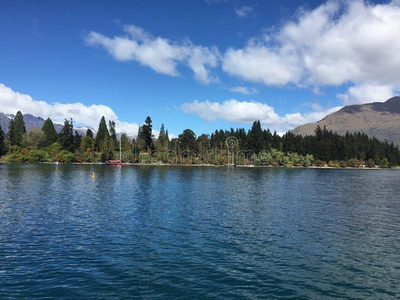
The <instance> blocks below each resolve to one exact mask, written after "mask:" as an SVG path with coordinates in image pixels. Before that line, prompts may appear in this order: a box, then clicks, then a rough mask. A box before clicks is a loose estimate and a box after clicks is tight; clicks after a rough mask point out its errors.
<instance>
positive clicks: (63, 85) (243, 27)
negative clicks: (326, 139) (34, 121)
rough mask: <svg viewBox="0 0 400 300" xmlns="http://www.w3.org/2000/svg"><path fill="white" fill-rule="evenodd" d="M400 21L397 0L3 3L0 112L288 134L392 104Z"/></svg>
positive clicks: (130, 127)
mask: <svg viewBox="0 0 400 300" xmlns="http://www.w3.org/2000/svg"><path fill="white" fill-rule="evenodd" d="M398 20H400V7H399V2H398V1H394V2H390V1H384V2H368V3H366V2H363V1H330V2H323V1H289V0H285V1H233V0H232V1H229V0H226V1H223V0H220V1H216V0H214V1H213V0H209V1H204V0H188V1H151V0H150V1H57V2H56V1H15V0H13V1H4V0H3V1H2V3H1V9H0V41H1V44H0V84H1V86H0V111H3V112H6V113H15V111H14V110H16V109H20V110H22V112H24V113H32V114H35V115H40V116H42V117H47V116H50V117H52V118H53V119H55V120H56V121H61V120H62V119H63V118H64V117H73V119H74V120H75V122H76V123H78V124H87V125H90V126H92V127H95V129H97V125H96V123H98V121H97V119H100V117H101V114H105V115H106V117H107V118H109V119H117V120H118V123H117V126H119V127H120V129H121V130H123V131H127V132H130V133H132V134H134V131H135V130H136V128H137V125H138V124H140V123H142V122H143V121H144V119H145V118H146V116H147V115H150V116H151V117H152V119H153V123H154V129H159V127H160V126H161V123H164V124H165V125H166V127H167V128H168V129H169V131H170V132H171V133H173V134H175V135H178V134H180V133H181V132H182V131H183V130H184V129H185V128H191V129H193V130H194V131H195V132H196V133H198V134H199V133H202V132H205V133H211V132H212V131H213V130H215V129H216V128H226V129H229V128H230V127H234V128H236V127H245V128H249V126H250V125H251V123H252V121H253V120H255V119H260V120H261V121H262V124H263V126H264V127H270V128H271V129H273V130H274V129H276V130H277V131H278V132H284V131H286V130H289V129H291V128H294V127H296V126H298V125H300V124H303V123H305V122H312V121H317V120H318V119H320V118H322V117H323V116H325V115H326V114H327V113H329V112H332V111H334V110H337V109H338V108H340V107H341V106H342V105H347V104H358V103H366V102H372V101H385V100H387V98H389V97H390V96H392V95H395V94H396V93H398V91H399V82H400V78H399V76H400V75H399V74H400V72H399V70H400V62H399V60H398V58H397V57H398V53H399V52H398V51H399V50H400V45H399V41H398V40H399V39H398V36H399V33H400V32H399V28H400V26H399V25H400V23H399V21H398ZM36 101H44V102H45V103H43V102H40V103H38V102H36ZM55 103H58V104H55ZM77 103H78V104H77ZM91 105H93V106H91ZM99 105H101V106H99Z"/></svg>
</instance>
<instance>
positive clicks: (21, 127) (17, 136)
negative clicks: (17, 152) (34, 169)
mask: <svg viewBox="0 0 400 300" xmlns="http://www.w3.org/2000/svg"><path fill="white" fill-rule="evenodd" d="M13 125H14V128H13V131H14V132H13V134H14V143H15V145H18V146H21V143H22V135H23V134H24V133H26V128H25V122H24V117H23V116H22V113H21V112H20V111H18V112H17V114H16V115H15V117H14V124H13Z"/></svg>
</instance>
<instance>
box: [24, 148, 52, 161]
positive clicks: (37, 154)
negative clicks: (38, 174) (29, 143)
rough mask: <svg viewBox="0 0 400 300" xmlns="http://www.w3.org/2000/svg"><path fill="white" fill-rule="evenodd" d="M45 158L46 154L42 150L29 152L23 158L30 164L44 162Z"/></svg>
mask: <svg viewBox="0 0 400 300" xmlns="http://www.w3.org/2000/svg"><path fill="white" fill-rule="evenodd" d="M47 157H48V154H47V152H45V151H43V150H31V151H29V153H28V154H27V155H26V156H25V160H26V161H27V162H30V163H38V162H43V161H46V160H47Z"/></svg>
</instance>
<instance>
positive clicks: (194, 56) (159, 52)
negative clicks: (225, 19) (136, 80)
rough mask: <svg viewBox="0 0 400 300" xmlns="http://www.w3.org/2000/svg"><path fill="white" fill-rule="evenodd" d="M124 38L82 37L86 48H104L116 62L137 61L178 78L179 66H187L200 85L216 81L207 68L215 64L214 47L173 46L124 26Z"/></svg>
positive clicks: (186, 43)
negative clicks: (98, 46)
mask: <svg viewBox="0 0 400 300" xmlns="http://www.w3.org/2000/svg"><path fill="white" fill-rule="evenodd" d="M124 31H125V35H123V36H114V37H112V38H109V37H106V36H104V35H102V34H100V33H97V32H91V33H89V34H88V35H87V36H86V37H85V41H86V43H87V44H88V45H100V46H103V47H104V48H105V49H106V50H107V52H108V53H109V54H110V55H111V56H113V57H114V58H115V59H116V60H118V61H137V62H139V63H141V64H142V65H144V66H147V67H150V68H151V69H153V70H154V71H156V72H157V73H161V74H165V75H170V76H179V72H178V70H177V65H178V64H185V65H187V66H188V67H189V68H190V69H192V71H193V72H194V75H195V78H196V80H198V81H199V82H201V83H203V84H208V83H211V82H215V81H218V79H217V78H214V77H213V76H211V75H210V68H215V67H216V66H217V65H218V60H219V59H218V57H219V53H218V50H217V48H215V47H210V48H209V47H202V46H197V45H194V44H193V43H191V42H190V41H186V42H184V43H174V42H172V41H170V40H168V39H165V38H162V37H153V36H151V34H149V33H148V32H147V31H145V30H144V29H143V28H140V27H137V26H134V25H129V26H124Z"/></svg>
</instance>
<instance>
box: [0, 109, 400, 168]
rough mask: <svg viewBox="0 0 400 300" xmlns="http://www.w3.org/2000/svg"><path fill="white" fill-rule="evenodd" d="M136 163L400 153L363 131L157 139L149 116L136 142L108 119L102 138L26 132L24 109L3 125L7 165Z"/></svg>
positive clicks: (338, 162)
mask: <svg viewBox="0 0 400 300" xmlns="http://www.w3.org/2000/svg"><path fill="white" fill-rule="evenodd" d="M120 144H121V150H122V153H123V161H124V162H132V163H149V162H163V163H174V164H175V163H185V164H202V163H208V164H209V163H211V164H254V165H268V166H288V167H290V166H306V167H307V166H310V165H318V166H325V165H328V166H331V167H347V166H349V167H359V166H362V165H366V166H369V167H375V165H379V166H381V167H393V166H398V165H400V151H399V148H398V147H397V146H395V145H394V144H393V143H388V142H386V141H385V142H381V141H378V140H377V139H376V138H370V137H368V136H367V135H366V134H363V133H346V134H345V135H339V134H337V133H334V132H332V131H330V130H327V129H326V128H320V127H319V126H318V127H317V128H316V130H315V135H309V136H300V135H294V134H293V133H292V132H290V131H289V132H287V133H286V134H284V135H283V136H280V135H278V134H277V133H276V132H273V133H272V132H271V131H270V130H269V129H263V128H262V127H261V123H260V121H255V122H254V123H253V125H252V127H251V129H250V130H245V129H244V128H237V129H233V128H231V129H230V130H216V131H215V132H213V133H212V134H211V135H208V134H201V135H200V136H196V134H195V133H194V132H193V131H192V130H190V129H185V130H184V131H183V132H182V134H180V135H179V136H178V137H177V138H172V139H170V138H169V134H168V130H167V129H165V126H164V124H162V125H161V128H160V131H159V135H158V137H157V138H154V136H153V126H152V120H151V118H150V117H147V118H146V120H145V122H144V123H143V125H141V126H140V127H139V130H138V134H137V136H136V137H135V138H133V139H132V138H130V137H128V136H127V135H126V134H125V133H122V134H121V135H119V136H117V133H116V124H115V122H114V121H111V120H110V121H109V122H108V125H107V122H106V119H105V118H104V116H103V117H102V118H101V120H100V123H99V127H98V130H97V134H96V135H94V133H93V131H92V130H91V129H88V130H87V131H86V134H85V135H80V134H79V133H78V131H76V130H74V125H73V120H72V119H70V120H65V121H64V124H63V126H62V129H61V131H60V133H57V132H56V130H55V127H54V124H53V121H52V120H51V119H50V118H48V119H47V120H45V122H44V124H43V126H42V128H41V129H39V128H31V129H30V130H29V132H27V130H26V127H25V123H24V119H23V115H22V113H21V112H20V111H19V112H17V114H16V115H15V117H14V118H13V119H12V120H10V123H9V128H8V132H7V135H5V134H4V131H3V130H2V128H1V127H0V156H1V155H3V160H4V161H6V162H10V163H12V162H31V163H37V162H52V161H59V162H64V163H70V162H107V161H108V160H113V159H117V158H119V150H120Z"/></svg>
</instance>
